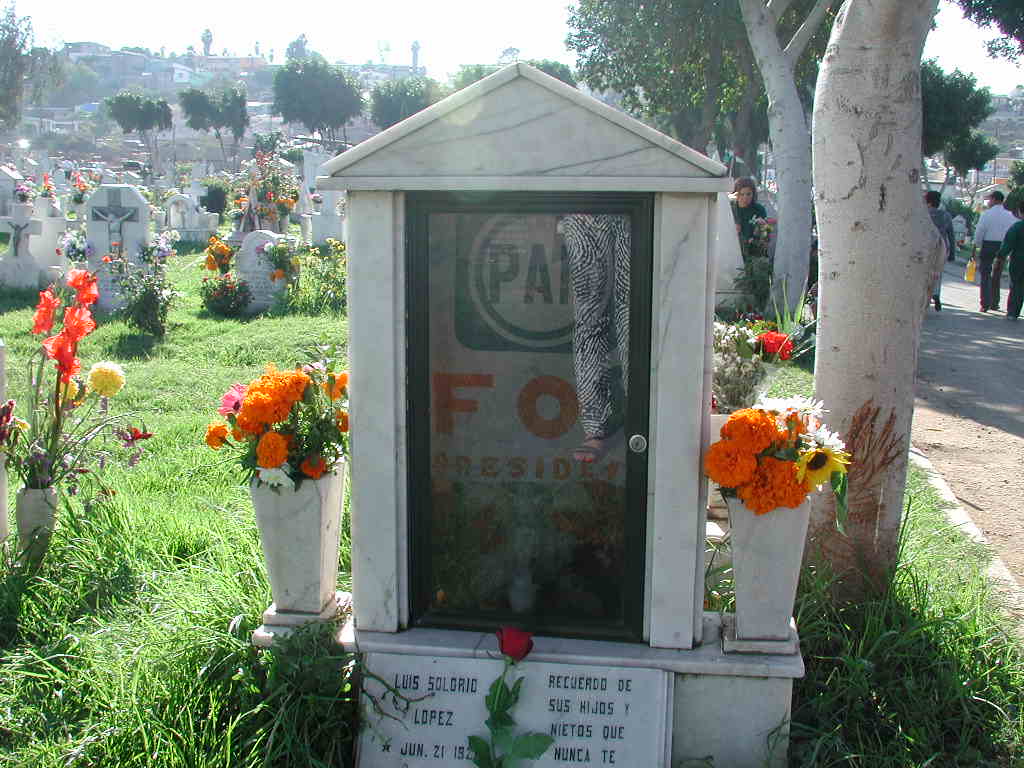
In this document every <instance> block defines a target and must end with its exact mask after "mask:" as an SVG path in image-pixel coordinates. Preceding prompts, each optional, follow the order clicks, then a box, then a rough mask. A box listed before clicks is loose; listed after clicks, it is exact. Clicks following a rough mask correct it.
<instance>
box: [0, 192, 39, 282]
mask: <svg viewBox="0 0 1024 768" xmlns="http://www.w3.org/2000/svg"><path fill="white" fill-rule="evenodd" d="M11 209H12V210H11V214H12V215H11V216H7V217H4V218H3V219H0V231H6V232H10V234H11V240H10V245H9V246H8V248H7V252H6V253H4V255H3V256H2V257H0V282H2V283H4V284H5V285H8V286H11V287H18V288H24V287H28V288H34V287H35V286H36V284H37V283H38V282H39V265H38V264H37V263H36V261H35V259H33V258H32V254H31V251H30V250H29V241H30V240H31V239H32V236H33V235H39V234H42V231H43V223H42V222H41V221H40V220H39V219H35V218H33V217H32V206H31V205H13V206H11Z"/></svg>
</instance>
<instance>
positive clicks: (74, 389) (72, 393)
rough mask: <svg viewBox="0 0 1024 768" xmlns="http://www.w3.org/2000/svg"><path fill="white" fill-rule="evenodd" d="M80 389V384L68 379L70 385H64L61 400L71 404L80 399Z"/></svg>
mask: <svg viewBox="0 0 1024 768" xmlns="http://www.w3.org/2000/svg"><path fill="white" fill-rule="evenodd" d="M79 390H80V387H79V386H78V382H77V381H75V380H74V379H68V383H67V384H65V385H64V387H63V388H62V390H61V393H60V400H61V402H62V403H69V402H71V401H73V400H74V399H75V398H76V397H78V393H79Z"/></svg>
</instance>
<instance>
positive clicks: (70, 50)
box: [62, 43, 110, 61]
mask: <svg viewBox="0 0 1024 768" xmlns="http://www.w3.org/2000/svg"><path fill="white" fill-rule="evenodd" d="M62 53H63V54H64V55H65V56H67V57H68V58H69V59H71V60H72V61H78V60H79V59H80V58H82V57H83V56H107V55H109V54H110V46H107V45H103V44H102V43H64V50H63V51H62Z"/></svg>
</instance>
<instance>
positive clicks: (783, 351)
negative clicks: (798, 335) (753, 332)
mask: <svg viewBox="0 0 1024 768" xmlns="http://www.w3.org/2000/svg"><path fill="white" fill-rule="evenodd" d="M757 340H758V342H760V344H761V351H762V352H764V354H766V355H778V359H779V360H789V358H790V357H792V355H793V340H792V339H790V338H789V336H787V335H786V334H784V333H779V332H778V331H765V332H764V333H762V334H761V335H760V336H758V337H757Z"/></svg>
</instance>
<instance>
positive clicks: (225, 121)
mask: <svg viewBox="0 0 1024 768" xmlns="http://www.w3.org/2000/svg"><path fill="white" fill-rule="evenodd" d="M178 103H179V104H181V109H182V112H184V113H185V124H186V125H187V126H188V127H189V128H191V129H192V130H193V131H202V132H204V133H207V132H209V131H213V135H214V136H215V137H216V139H217V142H218V143H219V144H220V151H221V155H222V156H223V157H224V161H225V162H227V151H226V150H225V148H224V133H225V132H228V133H230V134H231V135H232V136H233V137H234V139H235V145H236V146H237V144H238V142H239V140H240V139H241V138H242V136H244V135H245V129H246V127H247V126H248V125H249V113H248V112H247V111H246V109H245V89H244V88H241V87H239V86H235V85H229V86H224V87H222V88H218V89H215V90H205V91H204V90H200V89H199V88H189V89H187V90H184V91H181V92H180V93H179V94H178Z"/></svg>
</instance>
